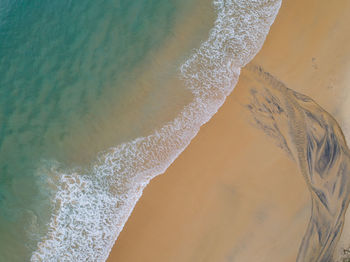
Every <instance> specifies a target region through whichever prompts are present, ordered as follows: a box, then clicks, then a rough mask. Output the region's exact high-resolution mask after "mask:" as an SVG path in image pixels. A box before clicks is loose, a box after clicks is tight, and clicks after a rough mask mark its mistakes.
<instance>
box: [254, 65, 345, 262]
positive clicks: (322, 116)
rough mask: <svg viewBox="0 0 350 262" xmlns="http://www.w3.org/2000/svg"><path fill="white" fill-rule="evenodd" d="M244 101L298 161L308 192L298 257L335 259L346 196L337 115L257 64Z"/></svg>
mask: <svg viewBox="0 0 350 262" xmlns="http://www.w3.org/2000/svg"><path fill="white" fill-rule="evenodd" d="M248 70H249V71H252V72H254V73H256V74H254V75H255V77H256V78H257V79H258V80H259V83H261V84H262V87H261V88H255V89H252V90H251V94H252V100H251V101H252V102H251V104H250V105H248V108H249V110H250V112H251V113H252V116H253V118H254V119H255V123H256V124H257V126H258V127H259V128H261V129H262V130H263V131H264V132H265V133H266V134H268V135H269V136H271V137H273V138H275V139H276V141H277V143H278V145H279V146H280V147H281V148H283V149H285V150H286V152H288V154H289V155H290V156H291V157H292V158H293V159H294V160H295V162H296V163H297V164H298V166H299V169H300V172H301V173H302V175H303V176H304V178H305V181H306V183H307V186H308V188H309V190H310V193H311V199H312V210H311V217H310V221H309V224H308V227H307V230H306V233H305V235H304V238H303V240H302V243H301V246H300V249H299V253H298V258H297V261H298V262H316V261H317V262H330V261H334V259H335V258H334V255H336V256H337V257H338V255H339V254H334V251H335V248H336V245H337V243H338V241H339V238H340V236H341V234H342V228H343V225H344V219H345V213H346V210H347V207H348V204H349V199H350V179H349V171H350V152H349V148H348V146H347V144H346V141H345V138H344V136H343V133H342V131H341V129H340V127H339V125H338V123H337V122H336V120H335V119H334V118H333V117H332V116H331V115H330V114H329V113H327V112H326V111H325V110H324V109H322V108H321V107H320V106H319V105H318V104H317V103H316V102H315V101H313V100H312V99H311V98H309V97H307V96H305V95H302V94H300V93H297V92H295V91H293V90H291V89H289V88H287V87H286V86H285V85H284V84H283V83H281V82H280V81H278V80H277V79H275V78H274V77H273V76H271V75H270V74H269V73H266V72H264V71H263V69H262V68H260V67H256V66H249V68H248Z"/></svg>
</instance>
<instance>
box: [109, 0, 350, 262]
mask: <svg viewBox="0 0 350 262" xmlns="http://www.w3.org/2000/svg"><path fill="white" fill-rule="evenodd" d="M349 10H350V2H348V1H345V0H344V1H337V4H336V5H331V4H330V3H329V1H325V0H323V1H316V0H313V1H308V2H307V3H306V2H305V1H302V0H294V1H291V0H287V1H286V0H285V1H284V2H283V4H282V8H281V10H280V13H279V15H278V17H277V19H276V21H275V24H274V25H273V26H272V28H271V31H270V34H269V35H268V37H267V40H266V42H265V44H264V46H263V48H262V50H261V51H260V53H259V54H258V55H257V56H256V58H255V59H254V60H253V61H252V63H254V64H259V65H261V66H262V67H263V68H264V70H265V71H267V72H270V73H271V74H273V75H274V76H276V77H277V78H278V79H280V80H281V81H283V82H284V83H285V84H286V85H287V86H288V87H289V88H291V89H293V90H295V91H297V92H300V93H303V94H305V95H307V96H309V97H311V98H313V99H314V100H315V101H316V102H317V103H318V104H319V105H320V106H322V107H323V108H324V109H325V110H327V111H328V112H329V113H330V114H331V115H332V116H333V117H334V118H335V119H336V120H337V121H338V123H339V125H340V127H341V128H342V130H343V132H344V135H345V137H346V138H347V139H349V138H350V120H349V118H348V117H347V112H348V109H349V108H348V107H349V101H348V100H349V99H350V96H349V91H348V90H347V89H346V87H347V86H349V84H350V79H349V78H350V77H348V76H347V75H346V73H347V72H348V71H349V69H350V68H349V67H350V63H349V61H350V59H349V58H350V57H349V56H350V46H349V45H348V43H349V40H350V33H348V25H349V24H350V21H348V20H350V16H348V15H347V13H348V11H349ZM249 74H250V73H249V72H243V74H242V76H241V78H240V81H239V83H238V85H237V87H236V88H235V90H234V91H233V93H232V94H231V96H230V97H229V98H228V99H227V101H226V103H225V104H224V106H223V107H222V108H221V109H220V110H219V112H218V113H217V114H216V115H215V116H214V117H213V119H212V120H211V121H210V122H209V123H208V124H207V125H205V126H204V127H202V129H201V131H200V133H199V134H198V136H197V137H196V138H195V139H194V140H193V141H192V143H191V144H190V146H189V147H188V148H187V149H186V150H185V151H184V153H182V154H181V155H180V157H179V158H178V159H177V160H176V161H175V162H174V163H173V165H172V166H171V167H170V168H169V169H168V170H167V171H166V173H165V174H164V175H162V176H159V177H157V178H155V179H154V180H153V181H152V182H151V183H150V185H149V186H148V187H147V188H146V189H145V191H144V194H143V196H142V198H141V199H140V201H139V202H138V204H137V205H136V207H135V209H134V211H133V213H132V215H131V217H130V219H129V221H128V222H127V224H126V226H125V228H124V230H123V232H122V233H121V234H120V236H119V239H118V241H117V243H116V245H115V247H114V248H113V250H112V253H111V255H110V258H109V260H108V261H128V262H129V261H130V262H134V261H135V262H138V261H240V262H241V261H243V262H244V261H295V260H296V257H297V253H298V249H299V246H300V244H301V241H302V237H303V235H304V233H305V231H306V227H307V224H308V220H309V217H310V204H311V203H310V196H309V192H308V189H307V186H306V183H305V181H304V179H303V177H302V175H301V173H300V171H299V169H298V167H297V165H296V164H295V163H294V162H293V160H292V159H291V158H290V157H288V155H287V154H286V153H285V152H284V151H283V150H282V149H280V148H279V147H277V146H276V143H274V141H273V140H272V139H270V138H268V137H267V136H265V134H264V133H263V132H261V131H260V130H258V129H257V128H255V127H254V125H253V124H252V119H251V117H250V116H249V114H247V112H246V108H245V105H247V104H248V103H249V99H250V98H251V95H250V93H249V90H250V89H251V88H254V87H255V84H254V82H253V81H251V80H250V76H249ZM348 217H349V216H348ZM348 228H349V225H348V224H347V223H346V224H345V227H344V231H346V232H350V231H347V230H348ZM343 235H344V234H343ZM348 235H349V234H348ZM346 241H347V239H346V238H345V237H343V238H342V239H341V241H340V242H341V243H343V244H342V245H343V246H344V245H346ZM349 244H350V243H349Z"/></svg>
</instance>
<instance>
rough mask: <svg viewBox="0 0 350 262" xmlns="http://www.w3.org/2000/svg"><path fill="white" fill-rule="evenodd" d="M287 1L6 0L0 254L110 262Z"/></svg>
mask: <svg viewBox="0 0 350 262" xmlns="http://www.w3.org/2000/svg"><path fill="white" fill-rule="evenodd" d="M280 4H281V2H280V1H279V0H260V1H255V0H254V1H253V0H252V1H243V0H226V1H225V0H215V1H214V2H211V1H199V0H191V1H188V0H176V1H175V0H147V1H146V0H133V1H129V0H105V1H90V0H87V1H70V0H60V1H56V0H51V1H48V0H39V1H28V0H22V1H6V0H5V1H2V2H1V5H0V75H1V78H0V261H29V260H30V261H104V260H105V259H106V258H107V256H108V254H109V252H110V249H111V248H112V246H113V244H114V242H115V240H116V239H117V237H118V235H119V233H120V231H121V230H122V228H123V226H124V224H125V222H126V220H127V218H128V217H129V215H130V214H131V212H132V209H133V207H134V205H135V204H136V202H137V200H138V199H139V197H140V196H141V194H142V190H143V188H144V187H145V186H146V185H147V184H148V183H149V181H150V180H151V179H152V178H153V177H155V176H156V175H159V174H161V173H163V172H164V171H165V170H166V168H167V167H168V166H169V165H170V164H171V163H172V162H173V161H174V159H175V158H176V157H177V156H178V155H179V154H180V153H181V152H182V151H183V150H184V148H185V147H186V146H187V145H188V144H189V142H190V141H191V139H192V138H193V137H194V136H195V135H196V134H197V132H198V130H199V128H200V126H201V125H203V124H204V123H206V122H207V121H208V120H209V119H210V118H211V116H212V115H214V114H215V113H216V111H217V110H218V108H219V107H220V106H221V105H222V104H223V102H224V100H225V98H226V96H227V95H228V94H229V93H230V92H231V91H232V89H233V88H234V86H235V84H236V82H237V80H238V76H239V70H240V68H241V67H242V66H244V65H245V64H246V63H247V62H249V61H250V60H251V59H252V58H253V57H254V55H255V54H256V53H257V52H258V50H259V49H260V48H261V46H262V44H263V42H264V40H265V37H266V35H267V33H268V30H269V28H270V26H271V24H272V23H273V21H274V19H275V16H276V14H277V12H278V9H279V7H280ZM210 28H211V29H210Z"/></svg>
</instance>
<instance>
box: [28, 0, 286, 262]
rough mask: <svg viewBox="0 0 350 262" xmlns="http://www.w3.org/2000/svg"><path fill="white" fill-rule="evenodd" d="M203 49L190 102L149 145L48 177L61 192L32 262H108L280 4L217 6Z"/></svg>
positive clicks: (192, 71)
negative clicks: (140, 204)
mask: <svg viewBox="0 0 350 262" xmlns="http://www.w3.org/2000/svg"><path fill="white" fill-rule="evenodd" d="M213 3H214V6H215V8H216V10H217V19H216V21H215V24H214V27H213V28H212V30H211V31H210V33H209V38H208V40H207V41H206V42H204V43H202V44H201V46H200V47H199V48H198V49H197V50H195V51H194V53H193V54H192V56H191V57H190V58H189V59H188V60H187V61H186V62H185V63H184V64H183V65H182V66H181V68H180V72H181V74H180V76H181V78H182V80H183V81H184V83H185V84H186V86H187V87H188V88H189V89H190V90H191V92H192V93H193V96H194V98H193V101H192V102H191V103H190V104H188V105H187V106H186V107H185V108H184V109H183V110H182V111H181V113H180V114H179V115H178V116H177V117H176V118H175V119H174V120H173V121H171V122H169V123H167V124H165V125H164V126H163V127H162V128H160V129H159V130H155V131H154V132H153V134H151V135H149V136H147V137H140V138H137V139H135V140H133V141H131V142H129V143H124V144H121V145H118V146H116V147H113V148H110V149H109V150H107V151H106V152H102V153H101V154H99V156H98V157H97V160H96V161H95V163H94V164H93V165H92V168H91V170H89V171H85V172H84V171H81V170H70V171H69V170H68V171H67V170H65V171H62V170H60V168H58V167H57V168H55V165H54V164H53V165H52V167H51V168H50V170H48V171H47V172H50V173H51V174H52V175H51V176H52V177H53V178H54V179H53V180H54V181H55V182H53V184H55V186H56V187H57V192H56V195H55V197H54V200H53V206H54V211H53V215H52V217H51V220H50V224H49V230H48V233H47V235H46V237H45V238H43V239H42V240H41V241H40V242H39V244H38V248H37V250H36V251H35V252H34V253H33V254H32V257H31V261H58V260H59V261H104V260H106V259H107V257H108V254H109V252H110V250H111V248H112V246H113V244H114V242H115V240H116V239H117V237H118V235H119V233H120V232H121V230H122V229H123V226H124V224H125V222H126V221H127V219H128V217H129V215H130V214H131V212H132V209H133V207H134V206H135V204H136V202H137V200H138V199H139V198H140V196H141V194H142V190H143V189H144V187H145V186H146V185H147V184H148V183H149V181H150V180H151V179H152V178H153V177H155V176H157V175H159V174H161V173H163V172H164V171H165V170H166V169H167V168H168V166H169V165H170V164H171V163H172V162H173V161H174V160H175V158H176V157H177V156H178V155H179V154H180V153H181V152H182V151H183V150H184V149H185V147H186V146H187V145H188V144H189V143H190V141H191V140H192V138H193V137H194V136H195V135H196V134H197V132H198V131H199V128H200V126H201V125H203V124H204V123H206V122H207V121H208V120H209V119H210V118H211V117H212V116H213V115H214V114H215V113H216V112H217V110H218V109H219V107H220V106H221V105H222V104H223V103H224V101H225V98H226V96H227V95H228V94H230V92H231V91H232V90H233V88H234V86H235V85H236V82H237V80H238V77H239V72H240V67H242V66H244V65H245V64H247V63H248V62H249V61H250V60H251V59H252V58H253V57H254V55H255V54H256V53H257V52H258V50H259V49H260V48H261V46H262V44H263V42H264V40H265V37H266V35H267V33H268V31H269V28H270V26H271V24H272V23H273V21H274V19H275V17H276V15H277V12H278V10H279V8H280V5H281V1H280V0H261V1H253V0H252V1H247V0H234V1H233V0H226V1H225V0H215V1H214V2H213Z"/></svg>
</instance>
